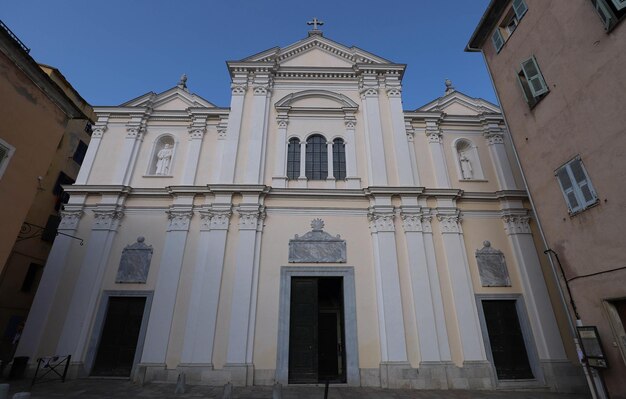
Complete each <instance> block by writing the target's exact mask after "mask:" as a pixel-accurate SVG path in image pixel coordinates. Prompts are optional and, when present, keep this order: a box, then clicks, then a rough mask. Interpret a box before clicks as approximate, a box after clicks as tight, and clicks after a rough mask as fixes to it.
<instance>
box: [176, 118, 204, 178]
mask: <svg viewBox="0 0 626 399" xmlns="http://www.w3.org/2000/svg"><path fill="white" fill-rule="evenodd" d="M190 114H191V118H192V121H191V124H190V125H189V128H188V131H189V147H188V149H187V156H186V158H185V169H184V170H183V176H182V178H181V184H182V185H185V186H192V185H194V184H195V181H196V174H197V170H198V161H199V160H200V149H201V148H202V140H203V139H204V134H205V133H206V122H207V117H206V115H196V114H194V113H193V112H190Z"/></svg>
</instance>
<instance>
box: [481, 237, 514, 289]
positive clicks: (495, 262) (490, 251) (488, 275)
mask: <svg viewBox="0 0 626 399" xmlns="http://www.w3.org/2000/svg"><path fill="white" fill-rule="evenodd" d="M476 261H477V262H478V272H479V274H480V283H481V285H482V286H483V287H510V286H511V279H510V278H509V271H508V270H507V268H506V261H505V260H504V254H503V253H502V251H500V250H498V249H494V248H492V247H491V243H490V242H489V241H483V247H482V248H481V249H477V250H476Z"/></svg>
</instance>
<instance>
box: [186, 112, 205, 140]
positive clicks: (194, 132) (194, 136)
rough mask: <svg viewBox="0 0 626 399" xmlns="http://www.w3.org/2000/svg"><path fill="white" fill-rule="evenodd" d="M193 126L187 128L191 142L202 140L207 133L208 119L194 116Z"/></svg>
mask: <svg viewBox="0 0 626 399" xmlns="http://www.w3.org/2000/svg"><path fill="white" fill-rule="evenodd" d="M192 118H193V119H192V121H191V124H189V127H188V128H187V131H188V132H189V139H190V140H202V138H203V137H204V133H205V132H206V118H205V117H204V118H203V117H193V116H192Z"/></svg>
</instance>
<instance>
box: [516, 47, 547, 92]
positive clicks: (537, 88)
mask: <svg viewBox="0 0 626 399" xmlns="http://www.w3.org/2000/svg"><path fill="white" fill-rule="evenodd" d="M522 71H523V72H524V76H525V77H526V81H527V82H528V87H529V89H530V92H531V93H532V95H533V97H539V96H541V95H542V94H545V93H547V92H548V86H547V85H546V81H545V80H544V79H543V75H541V71H540V70H539V65H537V60H535V57H531V58H529V59H528V60H526V61H524V62H522Z"/></svg>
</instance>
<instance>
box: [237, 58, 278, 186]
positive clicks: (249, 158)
mask: <svg viewBox="0 0 626 399" xmlns="http://www.w3.org/2000/svg"><path fill="white" fill-rule="evenodd" d="M252 86H253V87H252V126H251V129H250V137H249V138H248V143H247V144H248V152H247V155H246V169H245V171H246V172H245V181H244V183H251V184H260V183H262V181H261V180H262V179H263V172H264V169H265V164H264V158H265V148H266V143H267V120H268V115H269V98H270V96H271V89H272V76H271V74H270V72H269V70H268V69H267V68H259V69H257V70H256V71H255V72H254V78H253V83H252Z"/></svg>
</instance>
